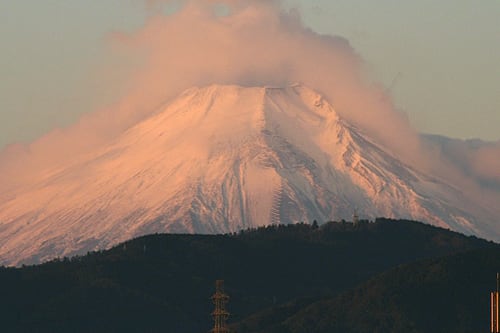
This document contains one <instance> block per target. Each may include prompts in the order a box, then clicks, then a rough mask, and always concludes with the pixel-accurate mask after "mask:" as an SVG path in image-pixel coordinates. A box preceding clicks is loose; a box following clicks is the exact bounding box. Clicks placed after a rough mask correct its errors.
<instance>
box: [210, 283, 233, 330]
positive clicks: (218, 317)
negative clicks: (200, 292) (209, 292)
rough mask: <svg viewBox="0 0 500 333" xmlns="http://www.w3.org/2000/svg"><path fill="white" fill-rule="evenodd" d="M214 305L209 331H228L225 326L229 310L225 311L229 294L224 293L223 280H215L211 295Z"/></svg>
mask: <svg viewBox="0 0 500 333" xmlns="http://www.w3.org/2000/svg"><path fill="white" fill-rule="evenodd" d="M212 300H213V302H214V305H215V310H214V312H212V317H213V318H214V328H213V329H212V330H211V331H210V332H211V333H229V329H228V328H227V324H226V321H227V318H229V312H227V311H226V303H227V302H228V301H229V296H228V295H226V294H225V293H224V280H217V281H215V294H213V296H212Z"/></svg>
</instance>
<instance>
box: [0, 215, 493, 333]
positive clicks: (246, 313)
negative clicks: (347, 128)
mask: <svg viewBox="0 0 500 333" xmlns="http://www.w3.org/2000/svg"><path fill="white" fill-rule="evenodd" d="M499 263H500V246H499V245H498V244H495V243H492V242H488V241H485V240H482V239H478V238H476V237H473V236H464V235H461V234H458V233H455V232H452V231H449V230H445V229H441V228H436V227H433V226H429V225H425V224H422V223H419V222H414V221H406V220H390V219H383V218H379V219H377V220H376V221H374V222H371V223H370V222H368V221H361V222H360V223H358V224H356V225H355V224H352V223H348V222H345V221H344V222H329V223H325V224H322V225H320V226H318V225H317V224H306V223H300V224H293V225H273V226H267V227H262V228H257V229H251V230H244V231H241V232H238V233H235V234H227V235H172V234H155V235H149V236H144V237H139V238H136V239H133V240H130V241H128V242H125V243H122V244H120V245H118V246H116V247H114V248H112V249H110V250H106V251H97V252H91V253H88V254H87V255H83V256H78V257H73V258H60V259H56V260H52V261H50V262H47V263H44V264H41V265H36V266H24V267H20V268H5V267H3V268H0V295H1V297H0V318H1V320H0V325H1V326H0V331H2V332H118V331H120V332H165V331H168V332H179V333H183V332H186V333H189V332H193V333H194V332H200V331H201V332H207V331H208V330H209V329H210V328H211V325H212V324H211V317H210V313H211V311H212V304H211V301H210V295H211V294H212V292H213V289H214V281H215V280H216V279H223V280H225V285H226V292H227V293H228V294H229V295H230V297H231V298H230V303H229V304H228V308H229V311H230V312H231V317H230V320H229V321H230V322H231V323H233V326H232V327H233V328H234V329H235V330H236V331H238V332H239V333H245V332H290V333H291V332H343V333H349V332H450V331H454V332H469V331H468V329H475V331H476V332H478V331H480V330H481V329H483V330H485V329H487V325H488V323H487V320H486V321H485V319H484V318H486V319H487V316H488V313H487V306H488V304H487V303H486V305H484V304H483V303H481V300H483V298H485V299H486V300H487V298H488V288H490V287H492V286H494V272H495V270H496V269H498V265H499ZM491 280H493V281H491ZM443 298H444V299H446V300H447V301H446V302H445V301H444V300H443ZM448 301H450V302H453V306H443V305H444V304H443V302H445V303H446V304H447V302H448ZM485 307H486V310H485ZM484 311H486V313H483V312H484ZM464 313H466V314H465V315H464ZM457 318H458V319H459V320H458V319H457ZM436 321H440V322H441V324H440V325H437V324H436V325H435V326H433V327H435V329H433V328H432V327H429V325H430V326H432V325H433V323H434V322H436ZM444 323H448V324H446V325H448V326H446V325H445V324H444ZM443 329H445V330H444V331H443ZM448 329H450V330H448ZM451 329H452V330H451ZM470 332H472V331H470Z"/></svg>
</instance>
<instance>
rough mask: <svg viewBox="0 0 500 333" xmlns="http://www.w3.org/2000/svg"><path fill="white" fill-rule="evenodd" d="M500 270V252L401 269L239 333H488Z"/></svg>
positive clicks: (267, 314)
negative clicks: (494, 290) (490, 303)
mask: <svg viewBox="0 0 500 333" xmlns="http://www.w3.org/2000/svg"><path fill="white" fill-rule="evenodd" d="M499 268H500V249H498V248H493V249H491V248H490V249H481V250H477V251H470V252H467V253H461V254H457V255H453V256H449V257H444V258H438V259H431V260H426V261H421V262H417V263H412V264H407V265H401V266H398V267H397V268H394V269H391V270H390V271H388V272H385V273H382V274H380V275H377V276H376V277H375V278H373V279H371V280H369V281H368V282H366V283H364V284H362V285H361V286H359V287H357V288H354V289H352V290H349V291H346V292H343V293H341V294H340V295H338V296H336V297H331V298H323V299H319V300H317V301H316V302H308V303H306V304H299V306H297V304H296V303H289V304H286V305H281V306H276V307H274V308H269V309H267V310H265V311H262V312H261V313H257V314H254V315H252V316H249V317H248V318H246V319H245V320H243V321H242V322H240V323H238V324H236V325H233V326H234V327H235V329H236V331H238V332H239V333H245V332H260V333H264V332H266V333H298V332H315V333H326V332H328V333H335V332H339V333H378V332H380V333H386V332H411V333H448V332H458V333H468V332H470V333H476V332H489V314H490V312H489V311H490V309H489V292H490V291H492V290H493V289H494V287H495V272H497V271H498V269H499ZM307 304H308V305H307Z"/></svg>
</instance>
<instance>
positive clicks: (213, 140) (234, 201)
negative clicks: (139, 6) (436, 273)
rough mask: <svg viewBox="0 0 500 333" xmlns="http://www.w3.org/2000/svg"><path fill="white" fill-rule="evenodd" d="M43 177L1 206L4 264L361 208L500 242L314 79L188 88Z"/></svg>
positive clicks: (447, 189) (481, 212)
mask: <svg viewBox="0 0 500 333" xmlns="http://www.w3.org/2000/svg"><path fill="white" fill-rule="evenodd" d="M36 179H37V181H36V183H35V184H32V186H30V187H28V188H26V187H25V188H18V189H16V191H15V192H14V193H15V195H10V196H8V197H6V199H2V200H3V201H0V260H1V262H0V263H4V264H5V263H6V264H18V263H21V262H37V261H40V260H45V259H49V258H53V257H56V256H64V255H72V254H76V253H82V252H85V251H88V250H94V249H98V248H105V247H109V246H112V245H114V244H117V243H119V242H121V241H124V240H126V239H129V238H131V237H134V236H138V235H142V234H147V233H153V232H196V233H216V232H231V231H236V230H239V229H241V228H247V227H255V226H259V225H266V224H270V223H294V222H298V221H312V220H313V219H317V220H319V221H326V220H331V219H336V220H339V219H342V218H346V219H348V218H350V216H352V214H353V212H354V210H355V209H356V210H357V211H358V212H359V213H360V214H361V215H362V216H365V217H367V218H370V217H371V218H374V217H376V216H387V217H398V218H413V219H418V220H422V221H425V222H428V223H432V224H436V225H439V226H443V227H449V228H451V229H454V230H457V231H461V232H465V233H469V234H472V233H473V234H477V235H480V236H486V237H488V238H491V239H497V240H498V239H500V234H499V233H498V231H496V230H495V228H494V227H493V223H494V222H493V221H494V220H493V217H492V216H493V214H491V213H489V211H488V209H484V208H483V207H480V206H479V205H477V204H474V203H473V201H471V200H468V199H467V198H465V197H464V196H463V194H462V193H461V192H460V191H459V190H458V189H456V188H455V187H453V186H451V185H449V184H446V183H445V182H443V181H440V180H438V179H436V178H433V177H431V176H429V175H425V174H423V173H420V172H418V171H416V170H414V169H412V168H410V167H409V166H407V165H405V164H404V163H402V162H401V161H399V160H398V159H397V158H396V157H395V156H393V155H392V154H391V153H390V152H389V151H388V150H387V149H386V148H384V147H383V146H380V145H378V144H376V143H375V142H374V141H373V140H371V139H370V138H369V137H368V136H367V135H365V134H363V133H362V132H361V131H360V130H359V129H357V128H356V127H355V126H353V125H351V124H349V123H348V122H346V121H345V120H344V119H342V118H341V117H339V115H338V114H337V112H336V111H335V109H334V107H333V106H332V104H330V102H329V101H328V100H326V99H325V98H324V97H323V96H321V95H320V94H319V93H317V92H315V91H314V90H312V89H309V88H307V87H305V86H303V85H301V84H295V85H291V86H288V87H249V88H248V87H240V86H220V85H212V86H209V87H205V88H192V89H189V90H187V91H185V92H184V93H183V94H181V95H180V96H179V97H178V98H176V99H175V100H173V101H171V102H169V103H168V104H166V105H165V106H163V107H162V108H161V109H159V110H158V112H156V113H154V114H153V115H152V116H150V117H149V118H147V119H145V120H142V121H141V122H139V123H137V124H136V125H135V126H133V127H131V128H129V129H128V130H127V131H126V132H124V133H123V134H122V135H120V136H119V137H118V138H117V139H116V140H114V141H113V142H112V143H109V144H107V145H106V146H104V147H101V148H100V149H98V150H96V151H93V152H92V153H91V154H87V155H85V156H84V157H82V158H80V159H79V160H77V161H72V162H71V163H67V164H65V165H62V166H59V167H58V168H56V169H52V170H50V171H49V172H47V171H44V172H43V174H40V175H37V178H36Z"/></svg>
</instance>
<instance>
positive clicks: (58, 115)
mask: <svg viewBox="0 0 500 333" xmlns="http://www.w3.org/2000/svg"><path fill="white" fill-rule="evenodd" d="M287 3H289V4H290V5H292V6H295V7H298V8H300V11H301V13H302V15H303V18H304V21H305V23H306V24H307V25H308V26H310V27H311V28H312V29H314V30H316V31H318V32H321V33H327V34H334V35H339V36H343V37H345V38H346V39H348V40H349V42H350V43H351V45H352V46H353V47H354V49H355V50H356V51H357V52H358V53H359V54H360V55H361V57H362V58H363V59H364V60H365V62H366V66H367V68H368V70H369V71H370V73H371V74H372V76H373V78H374V79H375V80H378V81H381V82H382V83H384V84H385V85H386V86H387V90H388V91H390V92H391V93H392V95H393V97H394V99H395V104H396V105H397V107H398V108H399V109H400V110H401V111H403V112H405V113H406V114H407V115H408V117H409V118H410V119H411V122H412V123H413V125H414V126H415V127H416V128H417V129H418V130H420V131H422V132H428V133H436V134H442V135H447V136H452V137H460V138H472V137H478V138H483V139H486V140H499V139H500V64H499V61H500V23H498V19H499V17H500V1H498V0H480V1H469V0H440V1H435V0H434V1H431V0H421V1H406V0H404V1H401V0H399V1H397V0H377V1H372V0H317V1H314V0H289V1H287ZM146 15H147V11H146V10H145V7H144V5H143V4H142V3H141V1H139V0H104V1H103V0H88V1H79V0H37V1H34V0H5V1H1V2H0V47H1V52H0V147H3V146H4V145H5V144H8V143H12V142H15V141H27V140H31V139H33V138H36V137H37V136H39V135H41V134H42V133H44V132H47V131H48V130H50V129H51V128H53V127H55V126H64V125H66V124H69V123H71V122H73V121H74V120H76V119H77V118H78V116H79V115H80V114H82V113H84V112H88V111H92V110H94V109H96V108H97V107H98V106H100V105H102V104H104V103H110V102H112V101H114V100H115V99H116V98H117V97H118V96H119V93H120V91H121V90H123V89H124V88H125V87H123V85H122V84H121V83H122V80H121V76H120V75H119V72H120V71H112V74H113V75H106V73H104V74H103V73H102V71H103V70H104V69H105V68H108V67H109V65H110V64H115V63H116V59H113V58H112V57H111V56H110V55H109V52H108V44H109V35H110V33H112V32H114V31H133V30H134V29H137V28H139V27H141V25H142V24H143V23H144V21H145V18H146ZM179 33H181V32H179ZM121 65H122V66H125V65H124V64H121Z"/></svg>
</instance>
